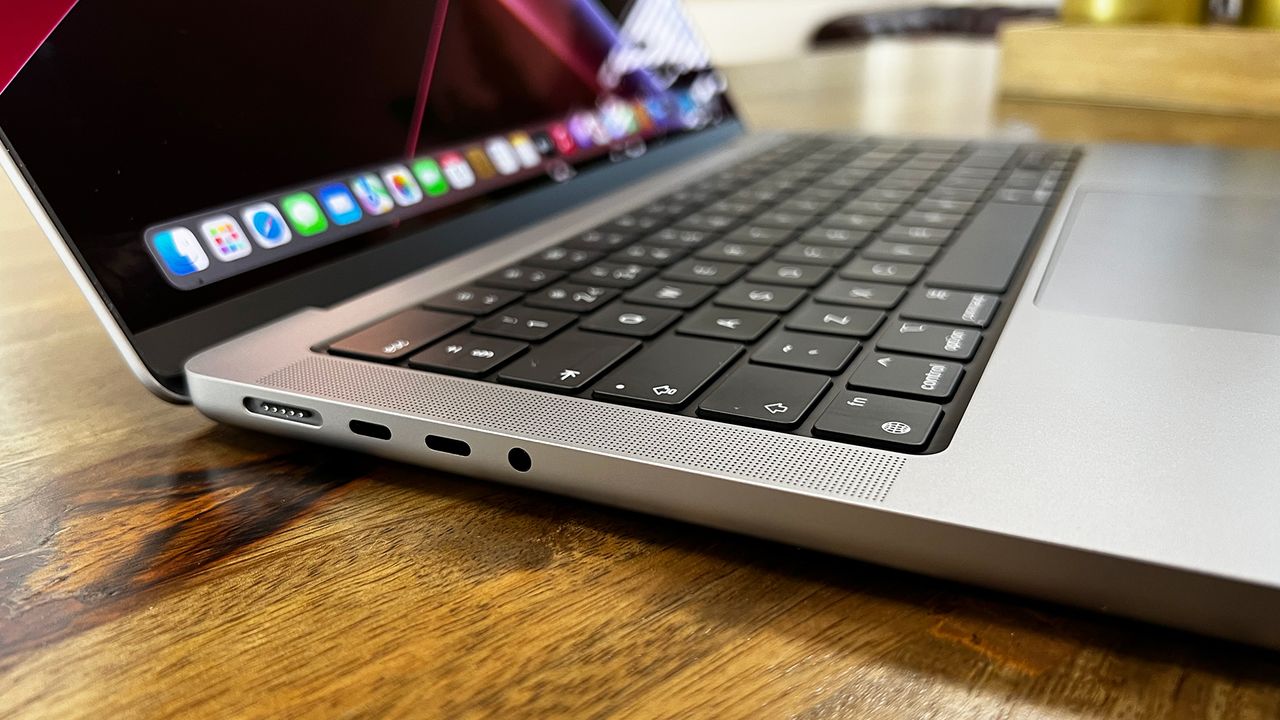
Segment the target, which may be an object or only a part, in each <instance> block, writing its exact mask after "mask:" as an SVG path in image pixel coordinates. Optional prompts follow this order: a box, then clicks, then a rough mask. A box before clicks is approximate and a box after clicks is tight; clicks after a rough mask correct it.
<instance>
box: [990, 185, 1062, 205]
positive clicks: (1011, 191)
mask: <svg viewBox="0 0 1280 720" xmlns="http://www.w3.org/2000/svg"><path fill="white" fill-rule="evenodd" d="M1051 199H1053V191H1052V190H1018V189H1016V188H1003V189H1000V190H997V191H996V193H995V195H994V196H993V197H992V200H994V201H996V202H1001V203H1017V204H1019V205H1043V204H1045V203H1047V202H1049V201H1050V200H1051Z"/></svg>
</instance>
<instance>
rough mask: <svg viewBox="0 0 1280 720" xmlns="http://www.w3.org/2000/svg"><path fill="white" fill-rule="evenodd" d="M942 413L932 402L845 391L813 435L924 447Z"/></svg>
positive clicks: (861, 441)
mask: <svg viewBox="0 0 1280 720" xmlns="http://www.w3.org/2000/svg"><path fill="white" fill-rule="evenodd" d="M940 417H942V410H941V409H940V408H939V407H938V406H937V405H934V404H932V403H926V402H920V401H918V400H900V399H898V398H891V397H885V396H884V395H872V394H871V393H863V392H857V391H853V392H842V393H840V395H839V396H838V397H836V399H835V400H834V401H832V403H831V405H830V407H828V408H827V410H826V412H824V413H822V417H820V418H818V422H816V423H814V425H813V434H814V435H818V436H820V437H828V438H833V439H836V440H848V441H850V442H856V443H871V444H877V445H898V446H901V447H907V448H920V447H924V444H925V443H927V442H929V436H930V435H932V434H933V428H934V426H935V425H937V424H938V419H939V418H940Z"/></svg>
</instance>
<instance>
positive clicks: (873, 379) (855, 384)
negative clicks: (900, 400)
mask: <svg viewBox="0 0 1280 720" xmlns="http://www.w3.org/2000/svg"><path fill="white" fill-rule="evenodd" d="M962 377H964V367H963V366H961V365H960V364H959V363H949V362H943V361H942V360H930V359H927V358H915V357H907V356H906V355H885V354H884V353H876V354H874V355H871V356H869V357H867V358H866V359H865V360H863V361H862V364H861V365H859V366H858V369H857V370H854V371H853V375H851V376H850V377H849V387H850V388H865V389H867V390H875V391H879V392H887V393H891V394H893V395H911V396H914V397H919V398H924V399H927V400H934V401H939V402H940V401H944V400H947V399H950V397H951V395H952V393H954V392H955V391H956V387H957V386H958V385H959V384H960V379H961V378H962Z"/></svg>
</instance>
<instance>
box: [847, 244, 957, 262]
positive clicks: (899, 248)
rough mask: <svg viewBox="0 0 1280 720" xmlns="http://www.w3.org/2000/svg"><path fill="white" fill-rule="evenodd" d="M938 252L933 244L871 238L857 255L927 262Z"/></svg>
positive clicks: (869, 257)
mask: <svg viewBox="0 0 1280 720" xmlns="http://www.w3.org/2000/svg"><path fill="white" fill-rule="evenodd" d="M937 254H938V248H937V246H934V245H915V244H912V243H900V242H888V241H885V240H872V241H871V243H870V244H869V245H867V246H866V247H864V248H862V251H861V252H859V253H858V257H861V258H866V259H867V260H905V261H907V262H916V263H927V262H929V261H930V260H932V259H933V258H934V256H935V255H937Z"/></svg>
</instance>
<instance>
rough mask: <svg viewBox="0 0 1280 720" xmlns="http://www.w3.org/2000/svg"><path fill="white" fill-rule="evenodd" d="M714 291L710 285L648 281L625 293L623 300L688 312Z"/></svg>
mask: <svg viewBox="0 0 1280 720" xmlns="http://www.w3.org/2000/svg"><path fill="white" fill-rule="evenodd" d="M715 291H716V288H715V287H712V286H710V285H694V284H692V283H682V282H675V281H671V280H650V281H649V282H647V283H645V284H643V285H641V286H640V287H638V288H636V289H634V290H632V291H631V292H629V293H627V294H626V296H625V297H624V299H626V300H627V301H628V302H633V303H640V304H641V305H657V306H659V307H669V308H676V309H678V310H688V309H689V308H691V307H696V306H697V305H699V304H700V303H702V301H703V300H706V299H707V298H708V297H711V295H712V294H713V293H715Z"/></svg>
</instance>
